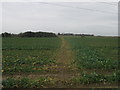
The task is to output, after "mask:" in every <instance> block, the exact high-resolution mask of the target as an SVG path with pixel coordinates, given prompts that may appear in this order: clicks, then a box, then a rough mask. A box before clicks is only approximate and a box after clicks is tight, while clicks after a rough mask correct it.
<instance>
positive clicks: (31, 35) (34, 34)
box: [1, 31, 57, 37]
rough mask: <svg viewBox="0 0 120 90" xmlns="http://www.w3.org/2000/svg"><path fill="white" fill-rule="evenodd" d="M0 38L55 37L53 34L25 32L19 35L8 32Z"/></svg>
mask: <svg viewBox="0 0 120 90" xmlns="http://www.w3.org/2000/svg"><path fill="white" fill-rule="evenodd" d="M1 36H2V37H57V35H56V34H55V33H51V32H31V31H27V32H24V33H19V34H11V33H8V32H4V33H2V34H1Z"/></svg>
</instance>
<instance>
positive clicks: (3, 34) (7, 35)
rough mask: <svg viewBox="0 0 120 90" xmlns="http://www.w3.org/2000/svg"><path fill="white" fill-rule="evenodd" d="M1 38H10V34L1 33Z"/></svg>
mask: <svg viewBox="0 0 120 90" xmlns="http://www.w3.org/2000/svg"><path fill="white" fill-rule="evenodd" d="M2 37H11V33H7V32H4V33H2Z"/></svg>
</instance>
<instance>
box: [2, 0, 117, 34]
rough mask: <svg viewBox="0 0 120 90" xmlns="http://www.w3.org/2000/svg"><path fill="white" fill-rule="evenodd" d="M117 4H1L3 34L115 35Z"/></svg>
mask: <svg viewBox="0 0 120 90" xmlns="http://www.w3.org/2000/svg"><path fill="white" fill-rule="evenodd" d="M117 9H118V7H117V3H110V2H109V3H100V2H99V3H98V2H66V3H65V2H56V3H55V2H46V3H40V2H19V3H18V2H7V3H5V2H4V3H3V4H2V19H3V20H2V26H3V29H2V32H11V33H20V32H25V31H27V30H31V31H50V32H55V33H58V32H60V33H64V32H69V33H88V34H95V35H109V36H115V35H118V17H117V16H118V14H117V13H118V11H117Z"/></svg>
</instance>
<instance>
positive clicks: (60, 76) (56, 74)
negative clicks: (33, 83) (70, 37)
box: [3, 37, 80, 88]
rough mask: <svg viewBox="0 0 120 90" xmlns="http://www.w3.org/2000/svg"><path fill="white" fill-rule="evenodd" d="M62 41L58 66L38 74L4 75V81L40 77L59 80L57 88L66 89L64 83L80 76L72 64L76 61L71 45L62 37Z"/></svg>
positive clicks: (48, 66) (57, 58)
mask: <svg viewBox="0 0 120 90" xmlns="http://www.w3.org/2000/svg"><path fill="white" fill-rule="evenodd" d="M60 39H61V47H60V49H59V50H58V53H57V54H56V58H55V59H56V61H57V63H56V64H51V65H46V66H45V67H46V68H47V70H46V71H43V72H37V73H25V74H24V73H16V74H14V75H3V80H5V79H6V78H7V77H13V78H16V79H20V78H23V77H28V78H31V79H35V78H39V77H51V78H54V79H56V80H57V84H56V85H55V87H61V88H64V87H66V85H65V84H64V83H66V82H68V81H69V80H70V79H71V78H73V77H74V76H79V75H80V73H79V70H78V68H76V67H75V65H74V64H73V63H72V62H73V60H74V56H73V54H72V51H71V50H70V46H69V43H68V42H67V41H66V40H65V39H64V37H60Z"/></svg>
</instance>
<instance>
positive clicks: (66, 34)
mask: <svg viewBox="0 0 120 90" xmlns="http://www.w3.org/2000/svg"><path fill="white" fill-rule="evenodd" d="M58 35H61V36H94V34H73V33H58Z"/></svg>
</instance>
